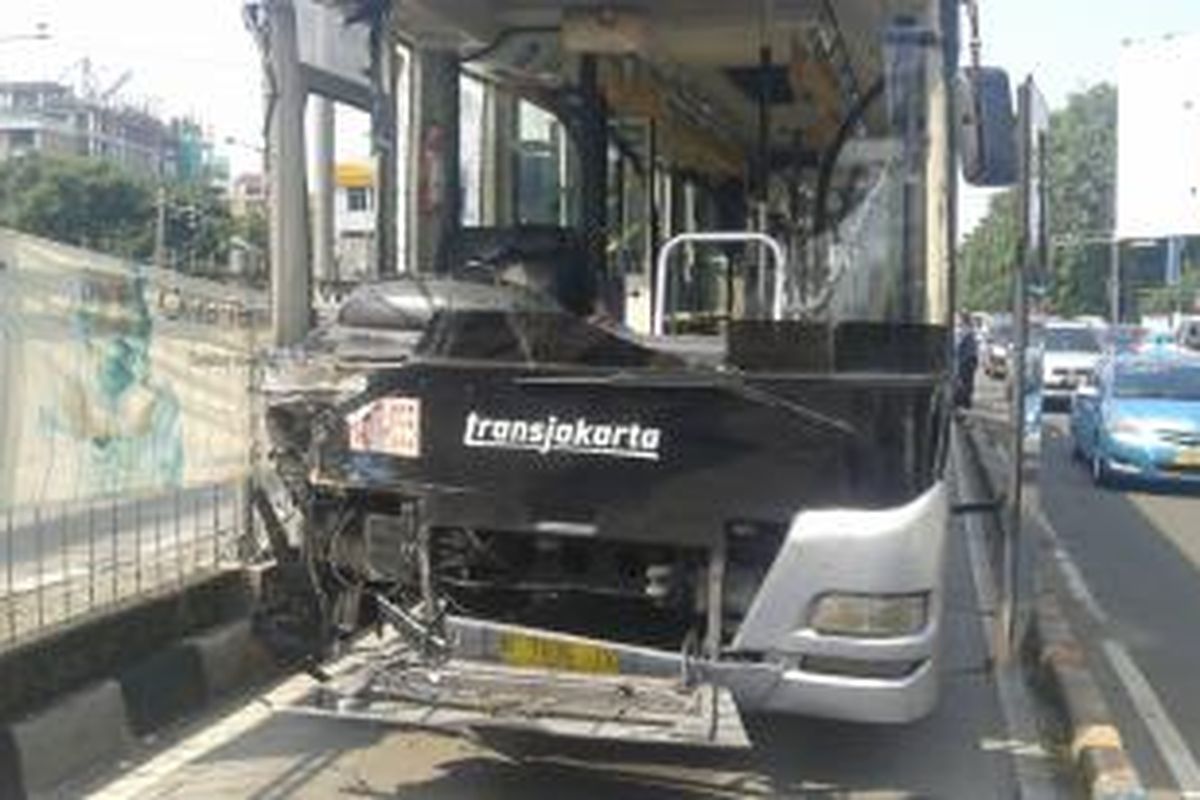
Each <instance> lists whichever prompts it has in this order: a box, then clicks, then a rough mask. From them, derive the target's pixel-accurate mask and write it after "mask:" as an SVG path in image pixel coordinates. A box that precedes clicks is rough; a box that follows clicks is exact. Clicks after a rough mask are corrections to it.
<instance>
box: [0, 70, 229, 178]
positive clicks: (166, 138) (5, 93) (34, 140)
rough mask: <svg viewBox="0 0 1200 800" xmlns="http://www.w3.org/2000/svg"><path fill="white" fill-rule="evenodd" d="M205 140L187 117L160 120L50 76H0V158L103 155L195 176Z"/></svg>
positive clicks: (151, 171)
mask: <svg viewBox="0 0 1200 800" xmlns="http://www.w3.org/2000/svg"><path fill="white" fill-rule="evenodd" d="M205 150H206V146H205V145H204V143H203V137H202V136H201V135H200V130H199V126H198V125H197V124H196V123H195V122H193V121H191V120H173V121H171V122H169V123H167V122H163V121H162V120H160V119H158V118H157V117H155V116H153V115H152V114H149V113H147V112H145V111H143V110H140V109H137V108H132V107H130V106H126V105H121V104H117V103H110V102H108V101H107V100H105V99H104V98H103V97H99V98H87V97H80V96H79V95H78V94H76V92H75V90H74V89H72V88H71V87H70V86H67V85H66V84H62V83H57V82H54V81H0V160H4V159H7V158H12V157H14V156H20V155H23V154H29V153H44V154H47V155H62V156H65V155H75V156H82V157H85V158H102V159H106V160H108V161H112V162H114V163H116V164H119V165H121V166H122V167H124V168H126V169H128V170H130V171H133V172H138V173H142V174H146V175H169V176H173V177H174V176H178V177H180V178H183V179H192V178H193V177H195V176H194V175H193V174H192V173H195V172H196V171H197V170H196V166H195V163H193V162H196V161H197V159H198V158H201V156H199V155H197V153H203V152H205Z"/></svg>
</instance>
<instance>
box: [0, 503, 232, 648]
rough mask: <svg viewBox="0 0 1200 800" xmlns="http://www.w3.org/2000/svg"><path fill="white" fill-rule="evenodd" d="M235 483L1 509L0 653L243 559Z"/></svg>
mask: <svg viewBox="0 0 1200 800" xmlns="http://www.w3.org/2000/svg"><path fill="white" fill-rule="evenodd" d="M246 508H247V505H246V497H245V489H244V484H242V483H241V482H236V483H234V482H231V483H214V484H209V485H204V486H199V487H194V488H179V489H173V490H169V491H166V492H159V493H153V494H140V495H134V496H113V497H105V498H95V499H91V500H87V501H82V502H78V503H61V504H56V505H36V506H27V507H22V508H15V509H9V510H7V511H0V526H2V528H0V536H2V539H0V564H2V565H3V567H2V568H3V570H4V573H3V575H2V576H0V582H2V583H0V585H2V587H3V593H2V594H0V651H3V650H5V649H10V648H12V647H14V646H16V645H19V644H23V643H26V642H28V641H30V640H33V639H36V638H39V637H41V636H44V635H47V634H50V633H52V632H54V631H57V630H60V629H62V628H63V627H65V626H68V625H72V624H76V623H78V622H80V621H82V620H84V619H87V618H89V617H93V616H96V615H98V614H101V613H106V612H111V611H114V610H116V609H118V608H120V607H122V606H127V605H132V604H135V603H138V602H143V601H144V600H146V599H147V598H150V597H153V596H155V595H162V594H167V593H171V592H175V591H178V590H179V589H180V588H182V587H184V586H186V585H188V584H190V583H194V582H197V581H200V580H203V579H204V578H206V577H208V576H210V575H212V574H214V573H215V572H217V571H219V570H222V569H227V568H232V567H236V566H239V565H241V564H243V563H245V559H246V557H247V556H248V555H249V550H248V543H249V542H250V539H251V536H250V533H251V532H250V531H249V530H247V517H246V514H245V509H246Z"/></svg>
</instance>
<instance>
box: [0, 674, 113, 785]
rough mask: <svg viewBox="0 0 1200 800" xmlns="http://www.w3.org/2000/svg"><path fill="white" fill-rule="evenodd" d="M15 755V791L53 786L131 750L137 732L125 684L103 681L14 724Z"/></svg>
mask: <svg viewBox="0 0 1200 800" xmlns="http://www.w3.org/2000/svg"><path fill="white" fill-rule="evenodd" d="M8 736H9V740H10V742H11V747H12V755H13V756H15V763H14V764H13V765H12V766H13V767H14V768H15V769H14V772H15V775H14V778H15V780H13V781H11V784H10V785H9V786H6V787H5V788H6V789H7V790H8V791H10V792H12V794H11V795H10V796H14V797H18V796H21V795H22V794H25V795H32V794H38V793H42V792H48V791H50V790H51V789H53V788H54V787H55V786H57V785H59V784H60V783H62V782H63V781H64V780H66V779H67V778H69V777H71V776H73V775H78V774H80V773H82V772H84V771H85V770H87V769H89V768H91V767H94V766H96V765H98V764H100V763H103V762H106V761H112V760H114V759H116V758H118V757H120V756H121V755H122V754H123V753H125V752H127V751H128V749H129V747H130V746H131V745H132V744H133V736H132V733H131V731H130V729H129V723H128V719H127V718H126V715H125V701H124V698H123V697H122V693H121V686H120V685H119V684H118V683H117V682H116V681H112V680H108V681H102V682H100V683H97V684H94V685H92V686H89V687H87V688H85V689H83V690H81V691H78V692H76V693H74V694H72V695H69V696H67V697H64V698H63V699H61V700H59V701H58V702H57V703H55V704H54V705H52V706H50V707H49V708H48V709H46V710H44V711H42V712H39V713H37V714H34V715H32V716H30V717H27V718H26V719H23V720H21V721H19V722H16V723H14V724H12V725H10V726H9V728H8Z"/></svg>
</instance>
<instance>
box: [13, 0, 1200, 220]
mask: <svg viewBox="0 0 1200 800" xmlns="http://www.w3.org/2000/svg"><path fill="white" fill-rule="evenodd" d="M2 2H3V5H4V12H3V14H2V15H0V79H11V78H50V79H54V78H58V77H60V76H64V75H65V76H67V77H70V75H71V73H70V72H69V68H70V66H71V64H72V63H76V62H78V60H79V59H80V58H82V57H83V56H89V57H90V58H91V60H92V62H93V65H94V69H95V72H96V74H97V75H98V77H99V81H98V82H99V84H100V85H101V86H104V85H105V81H108V82H111V81H113V80H115V79H116V78H117V77H119V76H120V75H121V74H122V73H123V72H124V71H125V70H127V69H129V70H132V71H133V74H132V77H131V78H130V80H129V81H128V82H127V83H126V84H125V86H124V87H123V89H122V90H121V96H122V97H123V98H124V99H126V100H134V101H145V102H148V103H149V104H150V105H151V107H152V108H154V109H156V110H157V111H159V112H160V113H163V114H166V115H177V114H190V115H193V116H196V117H198V118H199V119H201V120H202V121H203V122H204V123H205V124H207V125H208V126H210V128H211V131H212V136H213V139H214V141H216V142H217V143H218V149H219V151H220V152H221V154H222V155H225V156H226V157H227V158H228V159H229V160H230V162H231V166H232V169H233V172H234V173H235V174H236V173H237V172H240V171H247V170H255V169H257V167H258V165H259V163H260V159H261V156H260V155H259V153H258V151H257V150H256V149H255V148H256V147H257V146H258V144H259V142H261V139H262V137H261V133H262V112H261V84H260V79H259V61H258V53H257V50H256V49H255V46H254V43H253V40H252V39H251V37H250V35H249V34H248V33H247V32H246V30H245V28H244V27H243V25H242V20H241V0H191V2H188V1H187V0H2ZM979 3H980V9H981V17H982V20H981V29H982V30H981V33H982V37H983V61H984V62H985V63H987V64H990V65H995V66H1002V67H1005V68H1007V69H1008V70H1009V74H1010V76H1011V77H1012V79H1013V82H1014V84H1016V83H1018V82H1019V81H1020V80H1022V79H1023V78H1024V77H1025V76H1027V75H1029V74H1033V75H1034V76H1035V79H1036V81H1037V83H1038V84H1039V85H1040V86H1041V87H1042V90H1043V93H1044V94H1045V96H1046V98H1047V100H1048V101H1049V103H1050V105H1051V107H1052V108H1054V107H1058V106H1061V105H1062V104H1063V103H1064V102H1065V101H1066V98H1067V96H1068V95H1069V94H1070V93H1071V92H1073V91H1077V90H1080V89H1084V88H1086V87H1087V86H1090V85H1091V84H1094V83H1096V82H1099V81H1104V80H1108V81H1115V80H1116V68H1117V55H1118V52H1119V50H1120V47H1121V42H1122V40H1124V39H1130V38H1133V39H1139V38H1148V37H1156V36H1162V35H1164V34H1168V33H1188V32H1200V0H979ZM39 22H45V23H46V24H47V25H48V28H49V31H50V34H51V39H50V40H48V41H33V42H29V41H12V40H6V39H7V37H10V36H14V35H18V34H22V33H27V32H31V31H33V30H34V28H35V26H36V25H37V24H38V23H39ZM74 74H75V75H77V74H78V70H76V71H75V73H74ZM342 117H349V115H342ZM339 133H340V134H341V135H340V136H339V154H340V156H341V157H347V156H350V157H353V156H356V155H359V154H361V155H366V152H367V142H366V140H365V137H364V134H363V126H362V121H361V119H359V120H357V121H355V120H352V119H346V120H344V121H342V122H340V124H339ZM227 138H229V139H232V141H233V143H232V144H226V139H227ZM987 199H988V193H986V192H979V191H974V190H968V191H964V192H963V193H962V201H961V205H960V217H961V224H960V229H961V230H962V231H964V232H965V231H967V230H969V229H970V228H971V227H973V225H974V224H975V222H976V221H977V220H978V218H979V217H980V216H981V215H982V213H983V211H984V210H986V205H987Z"/></svg>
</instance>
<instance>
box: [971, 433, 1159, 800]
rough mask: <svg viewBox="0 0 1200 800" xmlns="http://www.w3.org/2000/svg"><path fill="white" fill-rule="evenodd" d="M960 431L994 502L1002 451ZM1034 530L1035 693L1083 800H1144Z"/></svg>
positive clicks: (1025, 651) (1029, 655) (1030, 658)
mask: <svg viewBox="0 0 1200 800" xmlns="http://www.w3.org/2000/svg"><path fill="white" fill-rule="evenodd" d="M962 426H963V431H964V433H965V434H966V436H965V437H964V439H965V441H966V445H967V446H966V447H965V448H964V450H965V454H966V458H967V459H968V460H969V461H971V462H972V465H971V468H972V469H974V470H975V471H976V473H977V474H978V476H979V478H980V480H981V482H982V484H983V485H984V487H985V488H986V489H987V491H988V493H989V495H990V496H992V497H996V496H998V494H997V491H998V489H999V487H1000V486H1002V485H1003V484H1002V481H1003V477H1002V473H1001V469H1000V465H999V464H997V463H996V459H994V458H988V457H986V456H985V453H986V452H988V451H989V450H994V449H996V448H998V447H1001V444H1000V443H999V442H998V441H996V440H994V439H992V438H990V437H989V436H987V434H986V432H985V431H983V430H982V429H981V428H980V427H979V426H978V425H977V424H973V423H972V421H971V420H969V419H968V420H966V421H964V422H963V423H962ZM1034 528H1035V529H1036V531H1037V538H1036V544H1037V547H1038V558H1037V559H1036V567H1035V570H1034V580H1033V584H1034V594H1035V598H1034V603H1033V615H1032V618H1031V619H1030V624H1029V626H1028V628H1027V629H1026V636H1025V639H1024V641H1023V642H1022V655H1023V657H1024V658H1025V662H1026V664H1027V665H1028V666H1029V668H1030V670H1029V671H1030V674H1031V675H1032V678H1033V681H1034V682H1035V684H1036V686H1035V688H1037V689H1039V690H1041V691H1042V692H1043V694H1044V695H1047V696H1048V697H1049V699H1050V700H1051V701H1052V702H1053V703H1054V705H1055V706H1056V707H1057V709H1058V711H1059V714H1060V716H1061V717H1062V720H1063V723H1064V727H1065V729H1066V735H1067V740H1068V741H1067V745H1068V746H1069V753H1070V759H1071V767H1072V769H1073V771H1074V773H1075V774H1076V776H1077V777H1078V779H1079V781H1080V783H1081V784H1082V786H1083V788H1084V792H1085V794H1086V796H1087V797H1089V798H1093V800H1142V799H1143V798H1145V797H1146V796H1147V795H1146V790H1145V788H1144V787H1143V786H1142V783H1141V779H1140V777H1139V776H1138V773H1137V770H1136V769H1135V768H1134V766H1133V762H1132V761H1131V760H1130V758H1129V755H1128V753H1127V752H1126V750H1125V746H1124V743H1123V742H1122V740H1121V734H1120V731H1119V730H1118V728H1117V726H1116V724H1115V723H1114V722H1113V715H1112V711H1111V709H1110V708H1109V706H1108V701H1107V700H1106V699H1105V697H1104V694H1103V692H1102V691H1101V690H1100V686H1099V684H1098V683H1097V682H1096V678H1095V676H1094V675H1092V672H1091V668H1090V667H1089V664H1088V658H1087V651H1086V650H1085V649H1084V647H1083V645H1082V644H1080V642H1079V640H1078V638H1077V637H1076V636H1075V633H1074V631H1072V630H1071V626H1070V624H1069V622H1068V621H1067V617H1066V615H1065V614H1064V613H1063V611H1062V607H1061V605H1060V603H1059V600H1058V595H1057V592H1056V589H1055V587H1056V586H1057V585H1058V575H1057V572H1056V571H1055V569H1054V567H1053V558H1052V557H1051V556H1052V551H1053V543H1052V542H1051V541H1050V538H1049V533H1048V532H1046V531H1042V530H1041V529H1040V528H1037V526H1036V525H1034Z"/></svg>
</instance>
